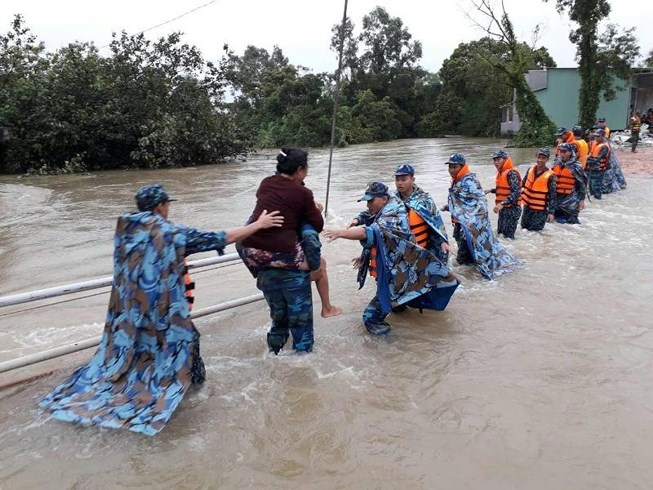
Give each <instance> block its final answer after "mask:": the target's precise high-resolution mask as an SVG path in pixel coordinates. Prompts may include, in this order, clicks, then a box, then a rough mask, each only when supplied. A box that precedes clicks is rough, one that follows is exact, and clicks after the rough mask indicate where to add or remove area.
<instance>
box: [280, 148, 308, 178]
mask: <svg viewBox="0 0 653 490" xmlns="http://www.w3.org/2000/svg"><path fill="white" fill-rule="evenodd" d="M306 167H308V153H307V152H305V151H304V150H300V149H299V148H281V151H280V152H279V154H278V155H277V172H279V173H280V174H286V175H293V174H294V173H295V172H297V170H298V169H300V168H306Z"/></svg>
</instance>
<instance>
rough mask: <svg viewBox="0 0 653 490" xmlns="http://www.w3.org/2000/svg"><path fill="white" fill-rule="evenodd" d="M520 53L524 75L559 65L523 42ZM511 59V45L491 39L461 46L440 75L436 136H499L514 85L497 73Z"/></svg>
mask: <svg viewBox="0 0 653 490" xmlns="http://www.w3.org/2000/svg"><path fill="white" fill-rule="evenodd" d="M517 50H518V52H519V54H520V56H521V57H522V58H523V62H524V68H523V70H524V73H525V72H526V71H527V70H530V69H536V68H543V67H545V66H555V62H554V61H553V59H552V58H551V56H550V55H549V53H548V51H547V50H546V48H538V49H535V50H534V49H531V48H530V47H529V46H527V45H526V44H523V43H521V44H519V45H518V46H517ZM510 57H511V50H510V48H509V46H508V45H507V44H506V43H503V42H500V41H498V40H495V39H493V38H491V37H484V38H482V39H479V40H477V41H471V42H469V43H461V44H460V45H459V46H458V47H457V48H456V49H455V50H454V52H453V53H452V54H451V56H450V57H449V58H447V59H446V60H445V61H444V62H443V63H442V68H441V69H440V72H439V76H440V79H441V81H442V91H441V92H440V95H439V97H438V100H437V107H436V110H435V111H434V112H433V113H432V115H431V116H430V117H429V118H428V121H429V127H430V130H431V131H432V132H433V134H436V135H437V134H442V133H451V134H465V135H469V136H494V135H496V134H498V132H499V123H500V114H501V113H500V107H501V105H503V104H506V103H507V102H510V101H511V100H512V97H513V84H512V82H511V78H510V77H509V76H508V75H507V74H506V73H505V72H504V71H502V70H497V68H496V66H495V65H496V64H497V63H504V62H506V60H510ZM522 77H523V73H522ZM424 124H426V122H425V123H424Z"/></svg>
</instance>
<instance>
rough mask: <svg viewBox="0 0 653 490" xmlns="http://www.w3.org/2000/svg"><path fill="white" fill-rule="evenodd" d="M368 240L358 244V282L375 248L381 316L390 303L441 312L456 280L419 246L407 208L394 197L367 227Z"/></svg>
mask: <svg viewBox="0 0 653 490" xmlns="http://www.w3.org/2000/svg"><path fill="white" fill-rule="evenodd" d="M366 232H367V239H366V240H364V241H361V244H362V245H363V248H364V250H363V254H362V256H361V263H362V264H363V267H361V270H360V271H359V274H358V282H359V285H360V287H363V284H364V283H365V278H366V277H367V274H366V273H367V265H368V264H369V251H370V249H371V248H372V247H376V248H377V256H376V260H377V274H378V276H377V296H378V299H379V302H380V304H381V309H382V311H383V312H384V313H387V312H389V311H390V310H391V307H392V305H393V304H397V305H401V304H409V305H410V306H413V307H416V308H420V307H421V308H429V309H437V310H444V309H445V308H446V306H447V304H448V302H449V299H450V298H451V296H452V295H453V293H454V291H455V290H456V288H457V287H458V284H459V283H458V280H457V279H456V278H455V276H454V275H453V274H451V271H450V270H449V268H448V267H447V264H446V263H445V262H443V261H442V260H440V259H438V258H437V257H436V256H435V255H434V254H433V253H432V252H431V251H429V250H427V249H425V248H422V247H420V246H419V245H417V243H416V241H415V237H414V236H413V234H412V233H411V231H410V226H409V224H408V214H407V211H406V206H405V205H404V203H403V202H401V201H400V200H399V199H397V198H396V197H391V198H390V200H389V201H388V204H386V205H385V207H384V208H383V209H382V210H381V211H380V212H379V213H378V214H377V215H376V216H375V218H374V222H373V223H372V224H371V225H369V226H367V227H366Z"/></svg>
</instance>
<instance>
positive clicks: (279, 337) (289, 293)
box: [257, 269, 313, 354]
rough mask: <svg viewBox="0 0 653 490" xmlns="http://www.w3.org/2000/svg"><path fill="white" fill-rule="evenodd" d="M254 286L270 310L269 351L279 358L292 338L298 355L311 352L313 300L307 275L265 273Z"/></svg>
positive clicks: (268, 270) (281, 272)
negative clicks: (261, 292)
mask: <svg viewBox="0 0 653 490" xmlns="http://www.w3.org/2000/svg"><path fill="white" fill-rule="evenodd" d="M257 286H258V288H259V289H260V290H261V291H263V295H264V296H265V300H266V301H267V303H268V306H269V308H270V318H271V319H272V326H271V327H270V331H269V332H268V335H267V342H268V347H269V348H270V351H271V352H274V353H275V354H278V353H279V351H280V350H281V349H282V348H283V346H284V345H286V342H287V341H288V337H289V335H292V341H293V342H292V347H293V349H294V350H296V351H298V352H310V351H311V350H312V349H313V300H312V296H311V281H310V278H309V274H308V272H303V271H289V270H282V269H265V270H262V271H260V272H259V274H258V277H257Z"/></svg>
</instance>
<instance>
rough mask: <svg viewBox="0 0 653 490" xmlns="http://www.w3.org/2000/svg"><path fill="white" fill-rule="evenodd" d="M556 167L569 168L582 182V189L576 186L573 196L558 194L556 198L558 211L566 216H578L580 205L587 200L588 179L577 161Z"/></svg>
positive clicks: (559, 163) (560, 163)
mask: <svg viewBox="0 0 653 490" xmlns="http://www.w3.org/2000/svg"><path fill="white" fill-rule="evenodd" d="M556 165H560V166H562V167H566V168H568V169H569V171H570V172H571V173H572V175H573V176H574V177H575V178H576V180H577V181H579V182H582V183H583V185H582V186H581V188H580V189H579V188H578V185H576V186H574V190H573V191H572V193H571V194H558V195H557V197H556V206H555V208H556V210H561V211H562V212H564V213H565V214H574V213H576V214H578V211H580V203H581V202H583V201H584V200H585V193H586V192H587V191H588V186H589V181H588V178H587V176H586V175H585V172H584V171H583V169H582V168H581V166H580V163H578V161H576V160H569V161H568V162H567V163H563V162H561V161H559V162H557V163H556ZM554 167H555V165H554Z"/></svg>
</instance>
